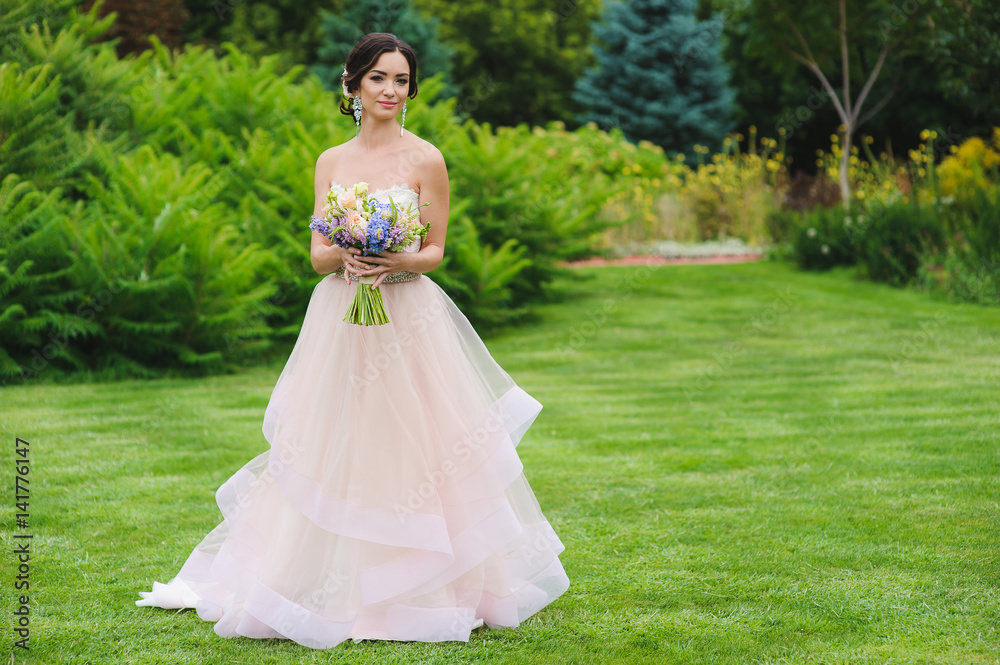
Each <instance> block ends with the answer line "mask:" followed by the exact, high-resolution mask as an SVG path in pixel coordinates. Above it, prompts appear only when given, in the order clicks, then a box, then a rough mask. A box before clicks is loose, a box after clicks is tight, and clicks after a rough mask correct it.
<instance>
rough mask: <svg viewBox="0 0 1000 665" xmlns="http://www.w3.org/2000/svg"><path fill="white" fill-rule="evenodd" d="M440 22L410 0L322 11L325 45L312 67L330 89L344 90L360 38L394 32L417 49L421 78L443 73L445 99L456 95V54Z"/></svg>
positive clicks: (366, 1)
mask: <svg viewBox="0 0 1000 665" xmlns="http://www.w3.org/2000/svg"><path fill="white" fill-rule="evenodd" d="M437 26H438V21H437V19H435V18H428V17H426V16H424V15H423V14H421V13H419V12H418V11H417V10H415V9H414V8H413V7H412V6H411V5H410V2H409V0H396V2H393V3H390V4H386V3H385V2H384V0H357V1H356V2H352V3H350V4H349V5H347V7H346V8H345V9H344V11H343V12H342V13H339V14H335V13H333V12H328V11H324V12H322V19H321V25H320V29H321V31H322V35H323V37H322V42H321V46H320V48H319V51H318V53H317V57H316V60H317V63H316V64H315V65H313V66H312V67H310V68H309V70H310V71H311V72H312V73H314V74H316V75H317V76H318V77H319V78H320V80H322V81H323V85H324V86H326V88H327V89H328V90H340V84H341V78H340V77H341V74H342V73H343V71H344V62H345V61H346V60H347V54H348V53H350V52H351V49H352V48H353V47H354V45H355V44H356V43H357V41H358V40H359V39H361V38H362V37H363V36H365V35H366V34H368V33H369V32H391V33H392V34H394V35H396V36H397V37H399V38H400V39H402V40H403V41H404V42H406V43H407V44H409V45H410V46H412V47H413V50H414V52H415V53H416V55H417V64H418V65H419V70H418V72H417V75H418V77H419V78H421V79H423V78H427V77H429V76H433V75H435V74H443V78H444V82H445V87H444V89H443V90H442V91H441V92H440V93H439V94H440V96H442V97H450V96H453V95H454V94H455V93H456V91H457V88H454V87H452V85H451V83H450V79H451V70H452V65H451V58H452V51H451V49H450V48H448V46H446V45H445V44H444V43H442V42H441V40H440V39H439V38H438V27H437Z"/></svg>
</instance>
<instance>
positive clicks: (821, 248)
mask: <svg viewBox="0 0 1000 665" xmlns="http://www.w3.org/2000/svg"><path fill="white" fill-rule="evenodd" d="M819 251H821V252H823V253H824V254H829V253H830V246H829V245H823V246H822V247H820V248H819Z"/></svg>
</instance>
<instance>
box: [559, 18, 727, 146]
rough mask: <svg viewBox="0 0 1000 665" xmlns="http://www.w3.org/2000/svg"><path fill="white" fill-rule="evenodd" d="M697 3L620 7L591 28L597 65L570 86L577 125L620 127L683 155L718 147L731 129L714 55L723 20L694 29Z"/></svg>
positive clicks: (723, 72) (723, 74)
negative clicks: (581, 110)
mask: <svg viewBox="0 0 1000 665" xmlns="http://www.w3.org/2000/svg"><path fill="white" fill-rule="evenodd" d="M696 9H697V0H624V1H623V2H616V3H613V4H609V5H608V6H607V7H606V9H605V13H604V19H603V21H602V22H601V23H600V24H597V25H595V26H594V35H595V37H596V38H597V40H598V44H597V45H596V46H595V47H594V54H595V56H596V59H597V65H596V66H595V67H592V68H590V69H588V70H587V71H586V73H585V74H584V76H583V77H582V78H581V79H580V80H579V81H577V85H576V90H575V92H574V99H576V101H577V102H579V103H580V104H582V105H583V106H584V107H585V108H587V109H588V110H587V111H585V112H584V113H583V114H582V115H581V116H580V120H581V121H583V122H590V121H592V122H595V123H597V124H598V125H599V126H600V127H602V128H605V129H606V128H609V127H620V128H621V129H622V131H623V132H625V136H626V137H628V139H629V140H631V141H639V140H642V139H646V140H649V141H652V142H653V143H656V144H658V145H660V146H662V147H663V148H664V149H667V150H676V151H681V152H688V151H689V150H690V149H691V147H692V146H693V145H694V144H696V143H701V144H705V145H709V146H714V145H718V144H719V143H720V141H721V140H722V138H723V136H725V134H726V132H727V131H728V130H729V129H730V128H731V127H732V125H731V117H732V112H733V91H732V90H731V88H730V87H729V70H728V68H727V67H726V65H725V64H724V63H723V61H722V58H721V56H720V50H721V49H720V47H721V44H720V43H719V41H720V40H719V38H720V36H721V34H722V28H723V25H722V20H721V19H720V18H719V17H718V16H716V17H713V18H712V19H709V20H707V21H703V22H699V21H698V20H697V19H696V18H695V11H696Z"/></svg>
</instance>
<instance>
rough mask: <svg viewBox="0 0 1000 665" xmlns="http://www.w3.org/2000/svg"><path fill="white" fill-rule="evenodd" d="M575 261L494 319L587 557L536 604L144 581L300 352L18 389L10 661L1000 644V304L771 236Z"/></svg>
mask: <svg viewBox="0 0 1000 665" xmlns="http://www.w3.org/2000/svg"><path fill="white" fill-rule="evenodd" d="M574 275H575V276H576V277H577V279H568V280H564V281H562V282H560V283H559V284H558V285H557V295H559V296H560V297H561V300H560V301H559V302H557V303H555V304H552V305H548V306H546V307H545V308H544V311H543V318H542V322H541V323H539V324H537V325H534V326H529V327H524V328H521V329H518V330H516V331H509V332H507V333H505V334H503V335H502V336H499V337H497V338H493V339H491V340H489V341H488V343H489V346H490V349H491V351H492V352H493V354H494V356H495V357H496V358H497V360H498V361H499V362H500V363H501V364H502V365H503V366H504V367H505V368H506V369H507V370H508V371H509V372H510V373H511V374H512V375H513V376H514V377H515V379H517V381H518V382H519V383H520V385H521V386H522V387H524V388H525V389H526V390H527V391H528V392H529V393H531V394H533V395H534V396H535V397H537V398H538V399H539V400H540V401H541V402H542V403H543V404H544V405H545V408H544V410H543V411H542V414H541V416H540V417H539V419H538V420H537V421H536V424H535V426H534V427H533V428H532V430H531V431H530V432H529V434H528V436H527V437H525V440H524V441H523V442H522V444H521V446H520V447H519V453H520V455H521V458H522V460H523V461H524V463H525V467H526V474H527V477H528V479H529V481H530V482H531V484H532V487H533V488H534V490H535V493H536V495H537V496H538V498H539V501H540V503H541V505H542V508H543V510H544V511H545V512H546V514H547V516H548V517H549V518H550V520H551V522H552V523H553V526H554V527H555V529H556V531H557V532H558V533H559V535H560V537H561V538H562V539H563V542H564V543H565V544H566V551H565V553H564V554H563V556H562V560H563V563H564V565H565V567H566V570H567V572H568V574H569V576H570V579H571V582H572V584H571V587H570V589H569V591H568V592H567V593H566V594H565V595H564V596H563V597H562V598H560V599H559V600H558V601H556V602H555V603H554V604H552V605H550V606H549V607H548V608H546V609H545V610H543V611H542V612H541V613H539V614H537V615H535V616H534V617H532V618H531V619H529V620H528V621H527V622H525V623H524V624H523V625H522V626H521V627H519V628H517V629H513V630H484V631H478V632H476V633H475V634H474V635H473V638H472V640H471V641H470V642H469V643H468V644H464V643H454V642H453V643H439V644H421V643H385V642H363V643H361V644H353V643H346V644H343V645H341V646H340V647H338V648H336V649H333V650H330V651H312V650H309V649H306V648H304V647H300V646H298V645H296V644H294V643H291V642H287V641H279V640H266V641H258V640H249V639H235V640H226V639H223V638H220V637H218V636H216V635H215V634H214V633H213V631H212V625H211V624H209V623H205V622H203V621H201V620H200V619H199V618H198V617H197V615H196V614H195V613H194V612H191V611H185V612H180V613H175V612H171V611H166V610H155V609H152V610H151V609H149V608H136V607H135V606H134V605H133V601H134V600H135V599H136V597H137V592H138V591H139V590H144V589H147V588H148V587H149V584H150V582H151V581H152V580H153V579H157V580H161V581H166V579H168V578H169V577H170V576H172V575H173V574H174V573H175V572H176V570H177V568H179V566H180V564H181V563H182V562H183V559H184V558H185V557H186V556H187V554H188V553H189V552H190V550H191V548H192V547H193V546H194V545H195V544H196V543H197V542H198V541H199V540H200V539H201V537H202V536H203V535H204V534H205V533H207V531H208V530H210V529H211V528H212V527H214V526H215V524H216V523H217V522H218V519H219V515H218V511H217V508H216V507H215V504H214V498H213V495H214V491H215V489H216V488H217V487H218V486H219V485H221V484H222V482H223V481H224V480H225V479H226V478H227V477H228V476H229V475H231V474H232V473H233V472H235V471H236V470H237V469H238V468H239V467H240V466H241V465H242V464H243V463H245V462H246V461H248V460H249V459H250V458H251V457H253V456H254V455H256V454H257V453H258V452H260V451H261V450H263V449H264V446H265V442H264V440H263V437H262V435H261V433H260V423H261V419H262V416H263V410H264V406H265V405H266V403H267V400H268V397H269V395H270V390H271V388H272V387H273V384H274V381H275V380H276V379H277V376H278V373H279V372H280V369H281V367H280V365H278V366H271V367H264V368H259V369H255V370H252V371H247V372H245V373H241V374H239V375H236V376H226V377H216V378H211V379H207V380H162V381H149V382H122V383H111V384H87V385H64V386H57V385H36V386H24V387H8V388H4V389H2V390H0V425H2V427H0V429H2V433H3V444H4V446H5V454H4V459H6V460H7V461H8V463H7V468H6V471H5V474H6V475H5V478H7V479H8V480H5V481H4V486H5V487H7V488H8V489H7V491H6V494H5V496H6V497H8V498H7V499H6V501H7V505H8V506H9V507H8V508H5V510H6V511H7V513H6V514H7V515H10V514H11V512H13V506H12V504H13V496H12V490H11V489H10V488H11V486H12V481H11V480H10V479H11V478H12V476H13V473H14V471H13V465H12V464H11V463H10V462H11V460H12V458H13V455H12V450H13V445H14V437H15V436H20V437H22V438H25V439H28V440H29V441H30V442H31V456H32V472H31V481H32V485H31V488H32V503H31V520H32V522H31V528H30V531H31V532H33V533H34V534H35V537H34V541H33V545H32V547H33V559H32V561H31V566H32V568H31V575H32V577H31V583H32V588H31V603H32V604H31V609H32V612H33V615H32V624H31V629H32V634H31V635H32V637H31V651H30V653H29V654H24V653H22V652H20V651H18V652H15V657H16V660H15V661H14V662H17V663H20V662H30V663H45V664H49V663H95V664H96V663H123V664H131V663H198V664H205V663H240V664H257V663H293V662H294V663H320V662H322V663H519V664H520V663H621V662H628V663H697V664H703V663H720V664H721V663H741V664H742V663H831V664H832V663H838V664H846V663H879V664H883V663H948V664H953V663H963V664H964V663H997V662H1000V635H998V626H1000V565H998V558H997V551H998V546H1000V530H998V526H1000V524H998V521H1000V520H998V514H1000V506H998V504H997V496H998V484H1000V482H998V478H1000V476H998V470H1000V453H998V450H1000V445H998V444H1000V417H998V402H1000V354H998V343H1000V310H998V309H995V308H994V309H989V308H982V307H975V306H966V305H956V304H952V303H949V302H946V301H940V300H932V299H929V298H928V297H927V296H925V295H923V294H920V293H916V292H912V291H900V290H895V289H891V288H889V287H885V286H881V285H877V284H872V283H868V282H856V281H855V280H853V279H852V276H851V273H850V272H847V271H836V272H832V273H827V274H811V273H800V272H796V271H795V270H794V269H793V268H791V267H789V266H787V265H784V264H775V263H756V264H739V265H719V266H663V267H656V268H648V267H630V268H593V269H583V270H579V271H577V272H575V273H574ZM5 523H7V524H12V522H11V521H10V518H9V517H8V519H7V521H6V522H5ZM2 547H3V552H4V554H3V555H2V556H3V557H4V563H3V571H4V573H3V579H2V599H3V603H4V614H5V616H7V617H8V620H9V618H10V617H11V615H10V614H9V613H8V612H9V610H8V608H11V607H13V605H14V595H13V590H12V584H13V581H12V576H13V572H12V570H13V566H12V565H9V563H10V562H11V561H12V555H11V554H10V552H11V549H12V547H13V539H12V538H11V535H10V530H9V529H8V530H5V533H4V537H3V543H2ZM10 636H11V632H10V629H9V628H6V627H5V628H4V632H3V635H2V636H0V645H2V649H3V654H7V653H8V652H9V650H10V644H11V641H10ZM26 656H28V657H26ZM4 658H5V659H6V655H4Z"/></svg>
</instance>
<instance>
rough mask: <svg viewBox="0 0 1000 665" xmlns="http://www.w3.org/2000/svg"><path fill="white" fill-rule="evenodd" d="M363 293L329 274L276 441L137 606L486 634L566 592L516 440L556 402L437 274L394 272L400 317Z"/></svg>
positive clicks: (269, 620)
mask: <svg viewBox="0 0 1000 665" xmlns="http://www.w3.org/2000/svg"><path fill="white" fill-rule="evenodd" d="M354 288H359V287H357V286H356V285H354V284H352V285H347V284H345V283H344V282H343V281H342V280H337V279H336V278H335V277H333V276H328V277H326V278H324V279H323V280H322V281H321V282H320V283H319V284H318V285H317V286H316V289H315V290H314V292H313V296H312V298H311V300H310V304H309V307H308V309H307V311H306V316H305V319H304V322H303V325H302V330H301V331H300V334H299V337H298V340H297V342H296V344H295V347H294V348H293V350H292V353H291V355H290V357H289V360H288V362H287V363H286V365H285V368H284V370H283V371H282V373H281V376H280V377H279V379H278V381H277V383H276V385H275V388H274V391H273V393H272V395H271V399H270V401H269V403H268V406H267V409H266V410H265V416H264V423H263V433H264V436H265V438H266V439H267V441H268V443H269V444H270V448H269V449H268V450H267V451H265V452H263V453H261V454H260V455H259V456H257V457H255V458H254V459H253V460H251V461H250V462H249V463H248V464H246V465H245V466H244V467H243V468H242V469H240V470H239V471H238V472H237V473H236V474H234V475H233V476H232V477H231V478H230V479H229V480H228V481H227V482H226V483H225V484H224V485H223V486H222V487H221V488H220V489H219V490H218V492H217V494H216V499H217V502H218V504H219V507H220V510H221V511H222V515H223V518H224V519H223V522H222V523H221V524H219V525H218V526H217V527H216V528H215V529H214V530H213V531H212V532H211V533H209V534H208V536H206V537H205V539H204V540H203V541H202V542H201V543H200V544H199V545H198V546H197V547H196V548H195V549H194V551H193V552H192V553H191V555H190V556H189V558H188V559H187V561H186V562H185V564H184V565H183V567H182V568H181V570H180V572H179V573H178V574H177V576H176V577H175V578H174V579H173V580H171V582H170V583H169V584H166V585H164V584H159V583H154V585H153V590H152V592H148V593H143V594H142V595H143V596H144V599H143V600H141V601H138V602H137V604H139V605H154V606H159V607H168V608H178V607H194V608H196V609H197V611H198V614H199V616H200V617H202V618H203V619H205V620H206V621H212V622H215V631H216V632H217V633H218V634H219V635H222V636H225V637H234V636H247V637H281V638H288V639H292V640H295V641H296V642H299V643H300V644H303V645H306V646H309V647H313V648H329V647H332V646H334V645H336V644H339V643H340V642H342V641H344V640H346V639H351V638H353V639H358V640H360V639H391V640H420V641H442V640H468V638H469V634H470V631H471V630H472V629H473V627H474V626H477V625H479V624H480V623H482V622H485V623H486V624H487V625H488V626H491V627H513V626H516V625H518V624H519V623H520V622H522V621H524V619H526V618H527V617H529V616H531V615H532V614H534V613H535V612H537V611H538V610H540V609H541V608H543V607H545V606H546V605H547V604H549V603H550V602H552V601H553V600H554V599H555V598H557V597H558V596H559V595H561V594H562V593H563V592H564V591H565V590H566V588H567V587H568V584H569V580H568V578H567V576H566V574H565V572H564V571H563V568H562V565H561V563H560V561H559V558H558V555H559V553H560V552H562V550H563V545H562V543H561V542H560V541H559V538H558V536H557V535H556V534H555V532H554V531H553V529H552V527H551V526H550V525H549V523H548V521H547V520H546V519H545V517H544V515H543V514H542V512H541V510H540V508H539V506H538V503H537V501H536V500H535V497H534V494H533V492H532V490H531V488H530V486H529V485H528V483H527V481H526V480H525V477H524V474H523V468H522V465H521V462H520V459H519V457H518V455H517V451H516V447H517V445H518V443H519V442H520V440H521V437H522V436H523V435H524V433H525V432H526V431H527V429H528V428H529V427H530V426H531V424H532V422H533V421H534V420H535V418H536V417H537V415H538V413H539V411H540V410H541V404H539V403H538V402H537V401H536V400H534V399H533V398H532V397H531V396H530V395H528V394H527V393H526V392H525V391H523V390H522V389H521V388H519V387H518V386H517V385H516V384H515V383H514V382H513V380H512V379H511V378H510V376H508V375H507V373H506V372H504V371H503V369H502V368H500V367H499V365H497V363H496V362H495V361H494V360H493V358H492V357H491V356H490V354H489V352H488V351H487V350H486V347H485V346H484V345H483V343H482V341H481V340H480V339H479V337H478V335H476V333H475V331H474V330H473V329H472V327H471V325H469V323H468V321H467V320H466V319H465V317H464V316H463V315H462V314H461V312H459V310H458V309H457V308H456V307H455V306H454V304H453V303H452V302H451V300H450V299H449V298H448V297H447V296H446V295H445V294H444V292H443V291H442V290H441V289H440V288H439V287H438V286H437V285H436V284H434V283H433V282H432V281H431V280H430V279H428V278H426V277H421V278H419V279H417V280H415V281H412V282H406V283H399V284H391V285H383V286H382V287H381V288H382V295H383V301H384V302H385V305H386V309H387V311H388V313H389V318H390V323H389V324H386V325H383V326H371V327H362V326H355V325H351V324H347V323H344V322H343V321H342V320H341V319H342V318H343V314H344V312H345V311H346V308H347V306H348V303H349V301H350V299H351V297H352V296H353V291H352V289H354ZM361 288H364V287H361Z"/></svg>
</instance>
